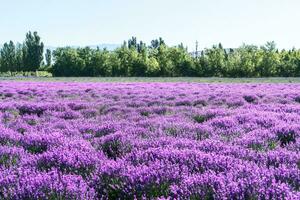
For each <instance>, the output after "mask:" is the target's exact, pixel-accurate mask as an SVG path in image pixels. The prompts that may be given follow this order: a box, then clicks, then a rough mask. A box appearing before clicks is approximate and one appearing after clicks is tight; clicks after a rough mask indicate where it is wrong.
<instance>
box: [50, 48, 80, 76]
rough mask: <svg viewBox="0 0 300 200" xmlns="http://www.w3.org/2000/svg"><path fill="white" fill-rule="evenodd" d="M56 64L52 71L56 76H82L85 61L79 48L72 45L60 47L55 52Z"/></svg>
mask: <svg viewBox="0 0 300 200" xmlns="http://www.w3.org/2000/svg"><path fill="white" fill-rule="evenodd" d="M53 58H54V61H55V63H54V65H53V68H52V73H53V75H54V76H82V75H83V70H84V68H85V61H84V59H82V58H81V57H80V56H79V53H78V52H77V49H73V48H70V47H65V48H58V49H56V50H55V51H54V52H53Z"/></svg>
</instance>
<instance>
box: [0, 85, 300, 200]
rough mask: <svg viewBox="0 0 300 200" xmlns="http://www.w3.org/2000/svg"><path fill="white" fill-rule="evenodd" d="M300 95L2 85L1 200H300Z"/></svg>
mask: <svg viewBox="0 0 300 200" xmlns="http://www.w3.org/2000/svg"><path fill="white" fill-rule="evenodd" d="M299 91H300V85H299V84H199V83H109V84H108V83H71V82H68V83H67V82H66V83H63V82H56V83H52V82H48V83H46V82H1V83H0V199H5V200H6V199H300V153H299V151H300V103H299V100H298V99H299ZM7 94H9V95H7Z"/></svg>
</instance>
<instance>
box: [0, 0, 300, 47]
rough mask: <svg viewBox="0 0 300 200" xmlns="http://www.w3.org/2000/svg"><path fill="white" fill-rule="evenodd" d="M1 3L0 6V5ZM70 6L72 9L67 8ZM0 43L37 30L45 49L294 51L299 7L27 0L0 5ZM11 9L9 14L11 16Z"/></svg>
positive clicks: (233, 0)
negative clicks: (133, 41) (136, 43)
mask: <svg viewBox="0 0 300 200" xmlns="http://www.w3.org/2000/svg"><path fill="white" fill-rule="evenodd" d="M0 2H1V1H0ZM70 5H72V6H70ZM1 6H2V7H3V8H2V15H3V16H5V19H4V17H2V18H1V19H0V25H1V27H7V28H5V29H1V30H0V36H1V37H0V44H4V43H5V42H8V41H9V40H12V41H14V42H20V43H22V41H23V40H24V38H25V34H26V32H28V31H37V32H38V33H39V35H40V36H41V39H42V41H43V42H44V44H45V46H53V47H63V46H91V45H92V46H93V45H101V44H112V45H121V44H122V43H123V41H127V40H128V39H129V38H131V37H132V36H135V37H137V39H138V40H142V41H144V42H146V43H147V44H149V43H150V41H151V40H152V39H155V38H158V37H162V38H163V39H164V40H165V41H166V43H167V44H168V45H169V46H175V45H177V44H180V43H181V42H182V43H183V44H184V46H187V47H188V49H189V51H194V50H195V42H196V41H198V43H199V49H204V48H210V47H211V46H212V45H214V44H218V43H222V44H223V46H224V48H237V47H239V46H240V45H242V44H243V43H245V44H253V45H257V46H261V45H264V44H265V43H266V42H268V41H275V42H276V44H277V48H279V49H291V48H293V47H295V48H297V49H299V48H300V38H299V37H298V35H299V34H300V28H299V27H297V26H296V24H297V23H298V21H297V19H300V12H297V8H299V7H300V2H298V1H296V0H287V1H285V2H281V1H280V0H276V1H274V0H273V1H271V0H264V1H259V0H255V1H252V2H248V1H238V0H229V1H226V2H225V1H223V2H220V1H217V0H213V1H210V2H205V1H196V0H190V1H189V2H188V3H187V2H183V1H180V0H176V1H170V0H166V1H164V2H159V1H158V0H154V1H151V2H149V1H146V0H143V1H138V0H127V1H124V2H119V1H116V0H113V1H110V2H105V1H96V0H90V1H89V3H87V2H80V1H79V0H76V1H70V0H66V1H64V2H60V1H58V0H52V1H49V2H47V3H45V2H41V1H37V0H29V1H26V2H20V1H17V0H12V1H9V2H1ZM12 8H14V9H13V12H12Z"/></svg>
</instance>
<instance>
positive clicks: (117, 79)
mask: <svg viewBox="0 0 300 200" xmlns="http://www.w3.org/2000/svg"><path fill="white" fill-rule="evenodd" d="M8 80H14V81H63V82H199V83H300V77H287V78H282V77H272V78H218V77H0V81H8Z"/></svg>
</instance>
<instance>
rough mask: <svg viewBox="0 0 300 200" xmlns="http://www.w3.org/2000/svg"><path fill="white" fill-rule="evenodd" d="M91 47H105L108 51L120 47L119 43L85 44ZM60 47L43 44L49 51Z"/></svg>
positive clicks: (73, 46) (74, 46) (76, 46)
mask: <svg viewBox="0 0 300 200" xmlns="http://www.w3.org/2000/svg"><path fill="white" fill-rule="evenodd" d="M86 46H88V47H90V48H92V49H96V48H97V47H99V48H100V49H104V48H106V49H107V50H109V51H112V50H115V49H116V48H118V47H120V46H121V45H120V44H98V45H86ZM86 46H79V45H69V47H72V48H78V47H86ZM58 47H61V46H45V48H44V49H50V50H51V51H53V50H55V49H56V48H58Z"/></svg>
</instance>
